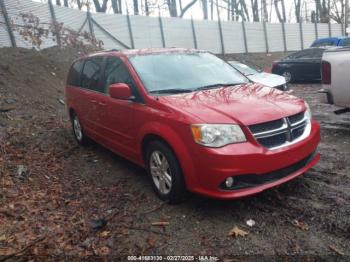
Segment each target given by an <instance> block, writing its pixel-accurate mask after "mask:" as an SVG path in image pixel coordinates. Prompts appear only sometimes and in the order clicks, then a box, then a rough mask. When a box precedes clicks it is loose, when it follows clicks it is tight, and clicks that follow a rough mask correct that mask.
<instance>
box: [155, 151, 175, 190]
mask: <svg viewBox="0 0 350 262" xmlns="http://www.w3.org/2000/svg"><path fill="white" fill-rule="evenodd" d="M150 172H151V175H152V179H153V182H154V185H155V186H156V187H157V189H158V191H159V192H160V193H161V194H164V195H166V194H168V193H169V192H170V190H171V186H172V177H171V171H170V166H169V163H168V160H167V159H166V157H165V155H164V154H163V153H162V152H160V151H153V152H152V154H151V157H150Z"/></svg>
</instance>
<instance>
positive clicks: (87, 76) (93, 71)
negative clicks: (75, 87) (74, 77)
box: [81, 57, 103, 92]
mask: <svg viewBox="0 0 350 262" xmlns="http://www.w3.org/2000/svg"><path fill="white" fill-rule="evenodd" d="M102 61H103V57H93V58H90V59H87V60H86V61H85V64H84V69H83V74H82V80H81V87H83V88H86V89H90V90H93V91H98V92H102V91H103V89H102V88H101V86H100V75H101V67H102Z"/></svg>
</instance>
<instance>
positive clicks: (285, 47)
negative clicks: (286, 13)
mask: <svg viewBox="0 0 350 262" xmlns="http://www.w3.org/2000/svg"><path fill="white" fill-rule="evenodd" d="M281 25H282V34H283V46H284V52H287V39H286V28H285V24H284V22H282V23H281Z"/></svg>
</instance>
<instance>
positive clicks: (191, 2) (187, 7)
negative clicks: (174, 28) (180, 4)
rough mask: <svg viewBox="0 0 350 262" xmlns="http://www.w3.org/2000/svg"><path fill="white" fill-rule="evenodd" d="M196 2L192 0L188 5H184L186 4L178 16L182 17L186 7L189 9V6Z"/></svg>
mask: <svg viewBox="0 0 350 262" xmlns="http://www.w3.org/2000/svg"><path fill="white" fill-rule="evenodd" d="M196 2H197V0H192V1H191V2H190V3H188V5H186V6H185V7H184V9H182V11H181V14H180V17H183V16H184V14H185V13H186V11H187V10H188V9H190V7H191V6H193V5H194V4H195V3H196Z"/></svg>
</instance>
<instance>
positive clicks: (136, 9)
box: [132, 0, 139, 15]
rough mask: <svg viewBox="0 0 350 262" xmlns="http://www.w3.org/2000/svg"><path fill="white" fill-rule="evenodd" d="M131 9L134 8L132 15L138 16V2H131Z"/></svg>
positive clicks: (135, 0) (136, 0) (134, 0)
mask: <svg viewBox="0 0 350 262" xmlns="http://www.w3.org/2000/svg"><path fill="white" fill-rule="evenodd" d="M132 3H133V7H134V15H138V14H139V1H138V0H133V1H132Z"/></svg>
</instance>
